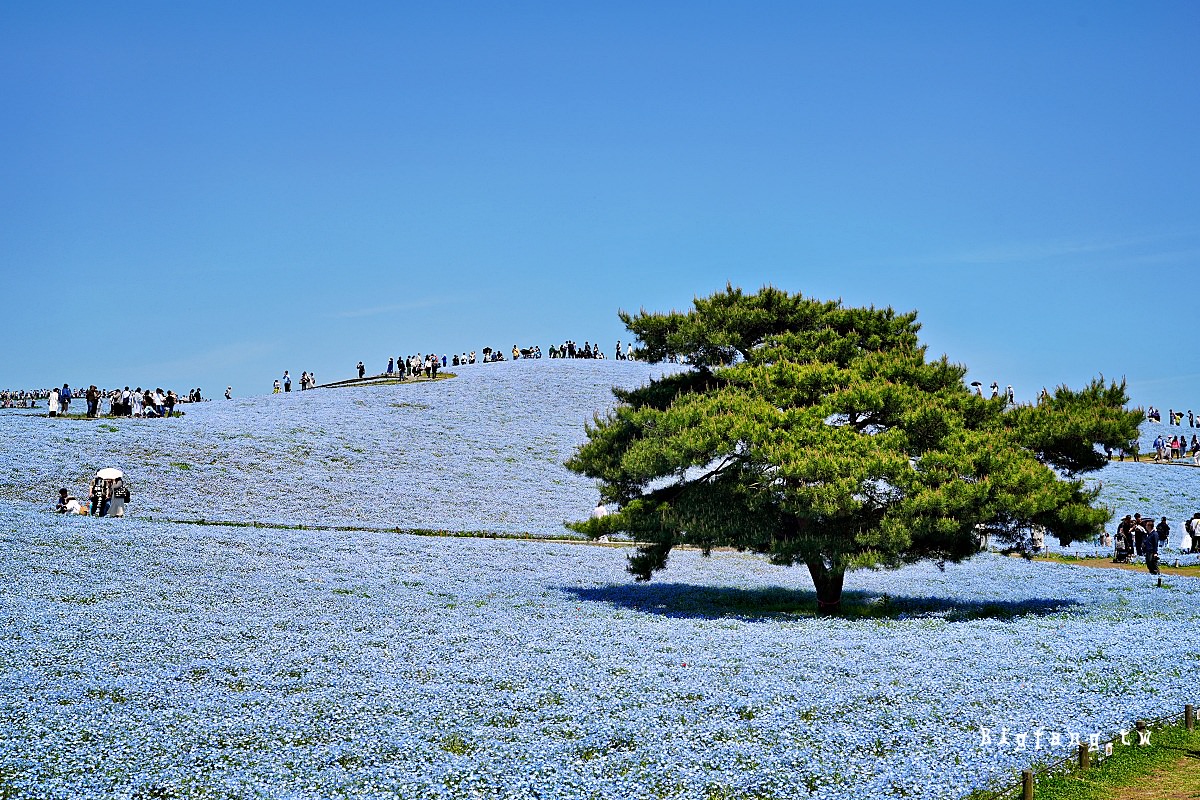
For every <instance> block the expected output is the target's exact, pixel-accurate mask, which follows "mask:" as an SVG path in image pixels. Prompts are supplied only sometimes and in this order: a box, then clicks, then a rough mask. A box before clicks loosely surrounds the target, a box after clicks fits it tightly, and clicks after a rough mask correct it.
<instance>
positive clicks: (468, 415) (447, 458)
mask: <svg viewBox="0 0 1200 800" xmlns="http://www.w3.org/2000/svg"><path fill="white" fill-rule="evenodd" d="M457 369H458V375H459V376H458V377H457V378H453V379H451V380H446V381H440V382H438V383H421V384H412V385H398V386H374V387H358V388H344V389H320V390H314V391H308V392H290V393H285V394H276V395H264V396H259V397H247V398H243V399H234V400H224V399H221V400H215V401H212V402H207V403H201V404H197V405H184V406H182V409H183V410H184V411H185V412H186V414H185V416H183V417H181V418H177V419H170V420H154V419H149V420H141V419H122V420H101V421H95V420H70V419H48V418H46V417H45V416H36V415H33V413H32V412H30V411H19V412H18V411H9V412H5V413H4V415H3V416H0V420H2V424H3V425H4V426H5V427H6V429H7V430H8V432H9V435H8V436H5V437H3V440H2V441H0V498H8V499H15V500H21V501H25V502H31V503H45V504H50V505H52V504H53V500H54V498H55V497H56V496H57V492H58V488H59V487H61V486H67V487H71V488H73V489H74V491H76V492H83V491H84V490H85V489H86V487H87V482H88V479H89V478H90V477H91V475H92V474H94V473H95V470H96V468H97V467H101V466H114V467H117V468H119V469H122V470H124V471H125V473H126V474H127V475H128V476H129V480H130V483H131V486H132V490H133V492H134V503H133V504H132V506H131V512H132V513H135V514H141V515H147V514H149V515H154V516H168V517H173V518H186V519H200V518H203V519H208V520H242V521H247V520H259V521H271V522H280V523H287V524H323V525H359V526H368V527H385V528H394V527H404V528H414V527H438V528H443V529H447V530H456V531H467V530H488V531H498V532H522V533H534V534H540V535H555V536H560V535H571V534H570V532H569V531H567V530H566V529H565V528H564V527H563V525H562V523H563V522H564V521H565V520H569V519H580V518H583V517H586V516H587V515H588V513H590V512H591V510H592V507H593V506H594V505H595V504H596V500H597V497H598V495H597V492H596V489H595V486H594V485H593V484H592V482H591V481H590V480H588V479H586V478H582V477H580V476H577V475H575V474H573V473H571V472H569V471H568V470H567V469H565V468H564V467H563V466H562V462H563V461H565V460H566V459H567V457H568V456H569V455H570V454H571V452H572V451H573V449H574V448H575V447H576V446H577V445H578V444H579V443H580V442H582V441H583V440H584V424H585V422H587V421H589V420H590V419H591V417H592V414H593V413H594V412H595V411H597V410H603V409H605V408H608V407H611V405H612V404H613V402H614V398H613V395H612V387H613V386H614V385H620V386H626V387H632V386H637V385H640V384H642V383H644V382H646V381H647V380H648V379H649V378H650V377H651V376H656V375H660V374H662V373H663V372H664V371H665V370H669V369H671V367H669V366H652V365H647V364H641V363H637V362H626V361H622V362H612V361H572V360H548V359H543V360H540V361H517V362H504V363H499V364H476V365H471V366H466V367H459V368H457Z"/></svg>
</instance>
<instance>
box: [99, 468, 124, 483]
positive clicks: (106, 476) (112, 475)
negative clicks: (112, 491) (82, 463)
mask: <svg viewBox="0 0 1200 800" xmlns="http://www.w3.org/2000/svg"><path fill="white" fill-rule="evenodd" d="M96 477H97V478H100V479H101V480H105V481H115V480H116V479H117V478H124V477H125V473H124V472H121V470H119V469H116V468H115V467H105V468H104V469H102V470H100V471H99V472H97V473H96Z"/></svg>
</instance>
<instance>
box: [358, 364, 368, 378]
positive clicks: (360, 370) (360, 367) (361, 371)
mask: <svg viewBox="0 0 1200 800" xmlns="http://www.w3.org/2000/svg"><path fill="white" fill-rule="evenodd" d="M366 374H367V368H366V367H364V366H363V363H362V362H361V361H360V362H358V377H359V379H360V380H361V379H362V377H363V376H364V375H366Z"/></svg>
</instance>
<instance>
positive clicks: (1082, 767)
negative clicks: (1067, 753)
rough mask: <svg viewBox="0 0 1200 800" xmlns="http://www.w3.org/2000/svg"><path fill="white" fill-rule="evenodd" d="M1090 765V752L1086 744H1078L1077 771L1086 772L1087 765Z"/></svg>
mask: <svg viewBox="0 0 1200 800" xmlns="http://www.w3.org/2000/svg"><path fill="white" fill-rule="evenodd" d="M1091 765H1092V754H1091V753H1089V752H1088V746H1087V745H1086V744H1080V745H1079V771H1080V772H1087V770H1088V767H1090V766H1091Z"/></svg>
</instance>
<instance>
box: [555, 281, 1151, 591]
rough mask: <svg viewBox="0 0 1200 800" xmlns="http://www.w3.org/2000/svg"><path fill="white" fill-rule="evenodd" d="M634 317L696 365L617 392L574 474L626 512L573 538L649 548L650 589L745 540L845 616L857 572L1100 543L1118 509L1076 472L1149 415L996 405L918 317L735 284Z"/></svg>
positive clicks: (1057, 396)
mask: <svg viewBox="0 0 1200 800" xmlns="http://www.w3.org/2000/svg"><path fill="white" fill-rule="evenodd" d="M620 316H621V319H622V321H623V322H624V323H625V325H626V327H628V329H629V330H630V331H631V332H632V333H633V334H634V335H635V336H636V337H637V339H638V341H639V343H640V345H641V347H640V349H639V351H638V358H639V359H647V360H651V361H663V360H666V359H667V358H668V357H670V356H675V357H678V358H680V359H681V360H683V361H684V362H686V363H687V364H688V365H690V368H689V369H687V371H684V372H680V373H676V374H672V375H668V376H665V377H662V378H660V379H657V380H653V381H651V382H650V383H649V384H648V385H646V386H644V387H641V388H638V389H634V390H621V389H615V390H614V392H615V394H616V396H617V399H618V400H619V404H618V406H617V408H616V409H615V411H613V412H612V413H610V414H609V415H607V416H606V417H603V418H601V417H599V416H597V418H596V419H595V422H594V424H591V425H589V426H588V428H587V437H588V441H587V442H586V443H584V444H583V445H582V446H581V447H580V448H579V450H578V451H577V452H576V453H575V455H574V456H573V457H572V458H571V459H570V460H569V461H568V462H567V467H568V468H570V469H572V470H574V471H576V472H579V473H581V474H584V475H588V476H590V477H592V478H595V479H597V481H598V482H599V485H600V493H601V498H602V500H603V501H604V502H606V503H611V504H616V505H617V506H618V510H617V511H616V512H615V513H612V514H610V515H608V516H606V517H601V518H598V519H591V520H587V521H583V522H578V523H572V524H571V527H572V528H573V529H574V530H576V531H579V532H582V533H585V534H587V535H589V536H592V537H599V536H601V535H603V534H610V533H625V534H628V535H630V536H632V537H633V538H634V539H635V540H636V541H637V542H639V547H638V549H637V552H636V554H635V555H633V556H631V557H630V563H629V570H630V572H631V573H632V574H633V575H635V576H636V577H637V578H638V579H639V580H649V579H650V577H651V575H652V574H653V573H654V572H656V571H658V570H661V569H663V568H665V567H666V565H667V559H668V556H669V554H670V552H671V550H672V548H674V547H675V546H677V545H691V546H695V547H698V548H700V549H701V551H702V552H704V553H705V554H708V553H709V552H710V551H711V549H712V548H714V547H734V548H737V549H739V550H748V551H752V552H757V553H762V554H765V555H767V556H768V557H769V559H770V560H771V561H772V562H773V563H776V564H781V565H794V564H804V565H805V566H807V568H808V570H809V572H810V574H811V576H812V580H813V584H814V585H815V587H816V590H817V599H818V604H819V607H820V608H821V610H822V611H823V612H826V613H836V612H837V611H838V610H839V608H840V602H841V594H842V583H843V579H844V576H845V573H846V571H847V570H852V569H858V568H880V567H883V568H894V567H899V566H902V565H904V564H910V563H914V562H917V561H921V560H932V561H935V562H937V563H939V564H945V563H946V562H958V561H961V560H963V559H966V558H969V557H970V556H972V555H974V554H975V553H977V552H979V542H980V537H981V536H982V535H984V534H987V535H988V536H990V537H991V538H992V539H993V540H996V541H998V542H1000V543H1007V544H1014V545H1015V544H1019V543H1020V542H1021V541H1023V540H1024V539H1025V537H1026V536H1027V534H1028V532H1029V531H1030V530H1031V529H1032V526H1039V525H1040V526H1043V527H1044V528H1045V529H1046V531H1047V532H1048V533H1049V534H1051V535H1055V536H1057V537H1058V538H1059V540H1060V541H1061V542H1063V543H1064V544H1066V543H1070V542H1073V541H1080V540H1087V539H1090V538H1093V537H1094V536H1095V535H1097V534H1098V533H1099V532H1100V531H1101V530H1102V528H1103V525H1104V523H1105V522H1106V521H1107V520H1108V519H1109V518H1110V512H1109V511H1108V510H1107V509H1104V508H1099V507H1097V506H1096V504H1095V503H1096V499H1097V495H1098V489H1095V488H1089V487H1088V486H1087V485H1086V484H1085V483H1084V482H1083V481H1082V480H1081V479H1080V478H1079V477H1078V476H1079V475H1080V474H1081V473H1085V472H1088V471H1092V470H1097V469H1099V468H1100V467H1101V466H1103V465H1104V463H1105V462H1106V458H1105V456H1104V454H1103V453H1101V452H1099V451H1098V450H1097V448H1096V446H1097V445H1111V446H1114V447H1115V446H1121V445H1124V444H1125V443H1127V442H1129V441H1130V440H1132V439H1135V438H1136V437H1137V426H1138V422H1139V421H1140V419H1141V413H1140V412H1139V411H1137V410H1132V411H1131V410H1127V409H1126V408H1125V405H1126V403H1127V402H1128V398H1127V396H1126V393H1125V386H1124V383H1123V382H1122V383H1121V384H1116V383H1112V384H1106V383H1105V381H1104V379H1103V378H1102V377H1101V378H1098V379H1096V380H1093V381H1092V382H1091V383H1090V384H1089V385H1088V386H1087V387H1085V388H1084V389H1082V390H1079V391H1073V390H1071V389H1068V388H1066V387H1059V388H1058V389H1057V390H1056V391H1055V392H1054V393H1053V395H1052V396H1050V397H1049V398H1047V399H1045V400H1044V401H1043V402H1040V403H1039V404H1038V405H1018V406H1014V405H1009V404H1007V402H1006V400H1005V399H1004V398H998V399H990V398H983V397H980V396H978V395H977V394H975V393H972V392H971V390H970V389H969V388H968V387H967V386H965V385H964V382H963V378H964V376H965V374H966V370H965V368H964V367H961V366H959V365H956V364H951V363H950V362H949V361H948V360H947V359H946V357H945V356H942V357H941V358H939V359H936V360H927V359H926V352H925V347H924V346H923V345H922V344H921V343H920V341H919V340H918V337H917V332H918V330H919V328H920V325H919V324H918V323H917V321H916V313H915V312H913V313H907V314H901V313H896V312H895V311H893V310H892V309H891V308H884V309H877V308H874V307H871V308H848V307H845V306H843V305H842V304H841V303H840V302H830V301H818V300H814V299H810V298H806V297H802V296H801V295H799V294H789V293H787V292H783V291H781V290H778V289H775V288H772V287H765V288H763V289H761V290H760V291H759V292H757V293H755V294H751V295H746V294H744V293H743V292H742V290H741V289H735V288H733V287H732V286H727V287H726V289H725V291H724V292H718V293H717V294H714V295H713V296H711V297H708V298H704V299H696V300H695V301H694V308H693V310H691V311H690V312H687V313H680V312H671V313H669V314H661V313H649V312H646V311H645V310H643V311H641V312H640V313H639V314H637V315H631V314H628V313H625V312H622V313H621V315H620Z"/></svg>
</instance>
